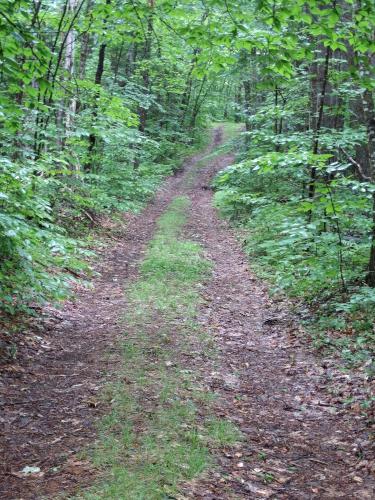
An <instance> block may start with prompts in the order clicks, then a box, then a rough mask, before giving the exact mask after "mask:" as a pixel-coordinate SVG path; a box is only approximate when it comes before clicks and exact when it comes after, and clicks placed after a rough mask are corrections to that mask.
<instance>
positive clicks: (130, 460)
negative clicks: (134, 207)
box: [78, 196, 241, 500]
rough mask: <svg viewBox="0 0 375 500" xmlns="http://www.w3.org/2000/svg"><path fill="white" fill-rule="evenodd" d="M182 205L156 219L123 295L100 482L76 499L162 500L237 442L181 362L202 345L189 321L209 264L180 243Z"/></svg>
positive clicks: (183, 200) (98, 457)
mask: <svg viewBox="0 0 375 500" xmlns="http://www.w3.org/2000/svg"><path fill="white" fill-rule="evenodd" d="M189 204H190V201H189V199H188V198H187V197H183V196H182V197H177V198H175V199H174V200H173V202H172V203H171V205H170V206H169V208H168V210H167V211H166V213H165V214H164V215H162V216H161V217H160V219H159V221H158V230H157V232H156V235H155V237H154V239H153V240H152V241H151V242H150V244H149V247H148V251H147V253H146V256H145V259H144V261H143V263H142V265H141V269H140V278H139V279H138V281H137V282H135V283H134V284H133V285H132V286H131V288H130V289H129V290H128V292H129V293H128V296H129V301H130V303H129V307H128V313H127V315H126V325H127V331H126V332H125V333H124V339H123V342H122V353H123V367H122V371H121V373H120V374H119V377H118V380H117V382H116V383H115V384H112V385H109V386H107V388H106V394H105V397H106V398H107V400H109V401H110V403H111V408H112V411H111V413H110V414H108V415H107V416H106V417H105V418H104V419H103V420H102V422H101V427H100V434H99V439H98V443H97V445H96V448H95V450H94V452H93V455H92V461H93V463H94V465H95V466H97V467H98V468H100V469H102V470H103V476H104V477H105V479H104V480H103V481H102V482H101V483H99V484H96V485H94V486H93V487H92V488H90V489H89V490H87V491H85V492H83V493H82V494H81V495H79V496H78V498H85V499H130V500H136V499H147V500H152V499H165V498H170V497H171V495H174V494H176V493H177V491H178V486H179V484H180V483H181V482H184V481H188V480H190V479H192V478H193V477H195V476H197V475H200V474H201V473H202V472H203V471H204V470H205V469H207V468H208V467H210V466H212V465H213V462H214V460H213V457H212V453H211V451H212V450H213V449H215V448H217V447H220V446H232V445H234V444H235V443H236V442H238V441H239V440H240V439H241V436H240V433H239V431H238V430H237V428H236V427H235V426H234V425H233V424H232V423H231V422H230V421H227V420H224V419H223V420H222V419H217V418H214V417H212V416H209V407H210V405H212V400H213V399H214V395H213V394H212V393H210V392H208V390H207V389H205V388H204V387H203V386H201V384H200V382H199V376H198V374H196V373H195V371H194V370H193V369H190V368H191V367H189V366H186V360H185V361H183V360H184V356H183V354H184V353H186V352H192V350H193V349H194V350H196V351H197V350H198V351H199V350H204V349H207V348H208V344H209V339H208V340H207V335H204V333H202V332H200V330H199V327H197V325H196V321H195V316H196V312H197V306H198V305H199V303H200V294H199V289H200V288H201V286H202V281H203V280H205V279H206V278H207V277H208V276H209V274H210V270H211V263H210V262H209V261H208V260H206V259H205V258H203V256H202V248H201V247H200V245H199V244H197V243H195V242H192V241H187V240H183V239H181V238H180V233H181V229H182V227H183V225H184V224H185V222H186V211H187V208H188V206H189ZM185 359H186V358H185ZM207 410H208V411H207ZM204 415H205V416H204ZM207 415H208V416H207Z"/></svg>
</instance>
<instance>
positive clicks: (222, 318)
mask: <svg viewBox="0 0 375 500" xmlns="http://www.w3.org/2000/svg"><path fill="white" fill-rule="evenodd" d="M221 136H222V131H221V129H217V130H216V131H215V133H214V137H213V141H212V144H211V146H210V147H209V148H208V150H207V151H206V152H205V153H202V154H200V155H196V156H195V157H193V158H192V159H190V160H189V161H187V162H186V164H185V169H184V171H183V172H181V173H179V174H178V175H177V176H175V177H173V178H171V179H169V180H168V181H167V182H166V183H165V184H164V186H163V188H162V189H161V190H160V191H159V192H158V194H157V196H156V198H155V200H154V202H153V203H151V204H150V205H149V206H148V207H147V208H146V210H145V211H143V213H142V214H140V215H138V216H132V217H131V218H129V220H128V223H127V227H126V229H125V230H124V232H123V234H121V235H119V238H118V241H116V242H114V243H113V245H112V247H111V249H108V248H107V249H106V251H105V253H104V252H103V255H102V261H101V264H100V269H99V271H100V273H101V275H100V277H99V278H98V279H97V280H96V282H95V283H94V289H93V290H90V291H87V290H86V291H83V292H81V293H80V294H79V295H78V296H77V298H76V300H75V301H74V302H68V303H66V305H65V307H64V309H63V310H62V311H61V312H59V315H60V318H55V319H51V322H52V324H51V325H50V327H49V328H47V329H46V330H44V331H43V332H42V333H40V338H41V340H40V341H38V342H39V343H37V345H36V346H35V343H34V347H31V344H30V343H29V344H27V345H26V346H25V348H24V349H23V350H21V356H20V361H19V363H20V365H19V366H18V368H17V370H14V369H13V370H8V371H5V372H4V374H3V375H2V377H1V379H0V380H1V381H0V397H1V399H2V401H1V402H0V405H1V415H0V424H1V426H2V433H1V443H0V445H1V446H0V453H1V462H2V470H1V472H2V477H1V478H0V498H4V499H21V498H24V499H37V498H41V497H42V496H47V497H49V498H55V497H56V495H57V493H58V492H61V491H64V492H68V491H72V490H73V489H74V487H75V486H76V485H81V486H82V485H84V484H88V483H89V482H91V481H92V475H91V471H90V469H89V468H88V465H87V463H86V462H85V461H83V460H80V459H79V458H77V452H79V451H80V450H82V448H83V447H84V446H85V445H87V444H88V443H91V442H92V441H93V440H94V439H95V422H96V421H97V419H98V418H99V417H100V416H101V415H102V414H103V413H105V411H106V408H104V407H102V405H101V404H98V403H99V399H98V392H99V391H100V388H101V387H102V386H103V383H104V382H105V381H106V380H108V377H110V376H111V373H112V374H113V373H114V372H115V369H116V363H115V360H116V352H115V351H114V348H113V346H114V345H116V340H117V339H118V337H119V335H120V333H121V331H122V330H123V325H122V324H121V317H122V314H123V310H124V308H125V307H126V297H125V296H124V288H125V287H126V286H127V284H128V283H129V281H131V280H133V279H134V278H135V277H136V275H137V263H138V261H139V260H140V259H141V258H142V256H143V252H144V250H145V246H146V244H147V243H148V241H149V240H150V238H151V237H152V234H153V232H154V228H155V221H156V219H157V218H158V217H159V216H160V215H161V214H162V213H163V211H164V210H165V208H166V207H167V205H168V203H169V202H170V201H171V199H173V198H174V197H175V196H177V195H181V194H187V195H188V196H189V197H190V198H191V200H192V204H191V209H190V212H189V222H188V225H187V227H186V235H187V236H188V237H189V238H190V239H193V240H197V241H199V242H200V243H201V244H202V245H203V247H204V248H205V252H206V253H207V255H208V257H209V258H210V259H211V260H212V261H213V262H214V265H215V268H214V275H213V279H212V280H211V281H210V282H209V283H208V284H207V286H206V289H205V291H204V297H205V306H204V307H202V310H201V315H200V318H199V319H200V322H201V323H202V325H203V326H204V327H205V328H206V329H207V330H208V331H209V332H210V333H211V334H212V335H213V336H214V338H215V343H216V345H217V347H218V357H217V359H214V360H208V359H206V358H205V357H203V356H201V355H200V354H199V353H197V354H196V357H195V358H194V360H193V361H192V359H191V358H190V359H189V363H190V367H191V368H192V369H194V367H195V369H196V370H197V371H199V372H200V373H201V377H202V378H203V380H204V383H205V384H206V385H207V386H208V387H210V388H211V389H212V390H213V391H215V392H216V393H217V394H218V396H219V399H218V402H217V405H216V411H217V413H218V414H219V415H223V416H225V417H226V418H229V419H230V420H232V421H233V422H234V423H235V424H236V425H237V426H238V427H239V428H240V429H241V430H242V432H243V434H244V436H245V439H244V442H243V443H242V444H241V445H239V446H238V448H237V449H235V450H233V449H228V450H223V452H222V453H220V454H219V456H217V461H218V463H219V468H218V470H217V471H216V472H214V474H211V475H210V476H207V477H203V478H202V479H199V480H197V481H196V482H194V483H192V484H188V485H185V487H184V491H183V493H182V497H181V498H196V499H200V498H205V499H234V498H238V499H240V498H277V499H284V498H285V499H294V498H295V499H304V498H306V499H307V498H308V499H310V498H316V499H321V498H347V499H353V498H356V499H357V498H358V499H367V498H373V495H374V490H373V489H372V487H373V483H372V481H371V479H370V476H369V474H368V465H369V464H368V462H366V460H367V458H368V457H367V451H366V450H362V449H361V442H362V441H365V440H366V439H367V428H365V426H364V423H363V421H362V420H361V419H359V418H358V419H357V420H356V419H354V418H353V416H351V415H348V414H347V413H344V412H342V410H341V408H339V407H334V406H332V403H331V399H330V398H329V397H328V392H327V384H328V381H327V378H328V376H329V374H328V373H327V372H326V371H325V369H324V368H322V366H320V365H319V363H317V360H316V358H315V357H314V355H313V354H312V353H311V352H309V350H308V348H307V347H306V346H303V345H301V341H300V340H298V338H297V337H296V336H294V335H293V327H292V326H291V325H290V322H289V321H287V320H286V319H285V318H286V317H287V313H286V311H285V310H283V309H281V310H278V306H277V304H276V305H275V304H273V303H272V302H271V301H270V299H269V298H268V295H267V290H266V288H265V286H264V285H262V283H260V282H259V281H258V280H257V279H256V278H255V277H254V276H253V275H252V274H251V272H250V271H249V270H248V263H247V261H246V257H245V256H244V254H243V252H242V251H241V249H240V246H239V244H238V243H237V241H236V239H235V237H234V236H233V234H232V232H231V230H230V229H229V228H228V227H227V225H226V224H225V222H223V221H221V220H220V219H219V218H218V216H217V214H216V211H215V210H214V209H213V207H212V193H211V192H210V190H208V189H207V186H208V184H209V182H210V179H211V178H212V176H213V175H214V173H215V172H216V171H218V170H220V169H221V168H223V167H225V166H226V165H228V164H230V163H231V162H232V161H233V157H232V156H231V155H230V154H223V155H221V156H219V157H217V158H216V159H214V160H210V161H209V162H208V165H207V166H206V167H204V168H202V169H201V168H199V163H198V162H199V161H200V160H201V159H202V158H204V156H205V154H207V153H208V152H209V151H211V150H212V148H213V147H214V146H215V145H217V144H219V143H220V141H221ZM109 351H112V354H111V356H109V355H108V352H109ZM191 365H193V366H191ZM358 450H359V451H358ZM25 466H37V467H40V469H41V475H40V476H39V477H38V476H37V475H36V476H33V478H24V477H20V475H19V471H20V470H21V469H22V468H23V467H25ZM119 500H122V499H119ZM123 500H132V499H127V497H126V496H124V498H123Z"/></svg>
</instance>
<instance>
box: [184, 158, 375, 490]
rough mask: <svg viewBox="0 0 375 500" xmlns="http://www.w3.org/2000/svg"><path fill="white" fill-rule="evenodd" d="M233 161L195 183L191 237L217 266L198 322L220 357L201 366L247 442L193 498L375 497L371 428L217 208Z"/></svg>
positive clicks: (214, 166) (228, 454) (221, 409)
mask: <svg viewBox="0 0 375 500" xmlns="http://www.w3.org/2000/svg"><path fill="white" fill-rule="evenodd" d="M231 161H232V158H231V157H230V156H222V157H219V158H218V159H217V160H215V161H213V162H211V164H210V165H208V166H207V167H206V168H205V169H204V170H203V171H201V172H200V174H199V176H198V177H197V179H196V181H195V183H194V184H193V185H192V186H191V190H190V193H189V194H190V197H191V199H192V209H191V213H190V222H189V225H188V228H187V230H186V235H187V237H190V238H193V239H195V240H197V241H199V242H200V243H201V244H202V245H203V246H204V247H205V249H206V252H207V255H208V258H209V259H211V260H212V261H213V262H214V263H215V268H214V276H213V279H212V281H211V282H210V283H209V284H208V286H207V287H206V289H205V291H204V297H205V302H206V304H205V307H204V308H202V310H201V317H200V322H201V324H202V326H203V327H204V328H205V329H207V330H208V331H209V332H210V333H211V335H212V336H213V337H214V339H215V344H216V346H217V348H218V351H219V353H218V359H217V360H214V361H213V362H210V361H209V360H207V359H203V360H202V359H199V357H197V359H196V365H197V367H198V366H200V367H201V370H202V372H203V373H204V380H205V383H206V385H207V386H208V387H209V388H211V390H212V391H214V392H216V393H217V395H218V397H219V401H218V404H217V408H216V411H217V413H218V415H219V416H223V417H226V418H228V419H230V420H232V422H234V423H235V424H236V425H237V426H238V427H239V428H240V429H241V430H242V432H243V434H244V440H245V441H244V443H243V444H242V445H241V446H239V447H238V448H237V449H234V450H233V449H230V450H226V451H224V452H223V453H222V454H221V456H219V457H218V461H219V464H220V470H219V472H218V473H216V474H214V478H213V479H212V477H211V478H210V479H203V480H198V481H197V482H196V483H194V484H193V485H189V487H187V488H186V494H187V496H188V497H189V498H195V499H201V498H204V499H232V498H233V499H234V498H275V499H276V498H277V499H296V500H297V499H305V498H306V499H310V498H315V499H323V498H345V499H354V498H355V499H371V498H374V495H375V490H374V482H373V480H372V478H371V469H372V472H374V461H373V458H374V455H373V454H371V450H369V449H368V445H369V434H370V432H371V429H369V428H368V427H367V426H366V421H365V420H364V419H361V418H360V417H359V416H357V417H355V416H354V415H353V414H350V413H348V412H347V410H346V409H345V408H343V405H340V404H336V405H335V404H334V403H333V402H332V399H333V398H332V396H330V395H329V390H330V381H329V380H330V377H331V376H332V373H331V371H330V369H329V368H328V367H327V366H325V364H324V362H323V361H322V360H320V361H319V360H318V359H317V358H316V356H314V353H313V352H311V351H310V350H309V346H308V344H307V342H306V343H305V344H302V342H303V340H302V339H301V338H300V337H299V336H298V335H296V325H294V324H293V319H292V318H290V317H289V315H288V311H287V310H286V309H285V307H284V306H283V305H280V304H279V305H278V304H277V303H272V301H271V300H270V298H269V296H268V294H267V289H266V287H265V285H264V284H262V282H260V281H259V280H258V279H256V277H255V276H254V275H253V274H252V273H251V271H249V269H248V267H249V263H248V261H247V258H246V256H245V255H244V253H243V252H242V250H241V248H240V246H239V244H238V242H237V240H236V238H235V237H234V235H233V234H232V232H231V230H230V228H228V226H227V224H226V223H225V222H224V221H222V220H220V219H218V216H217V213H216V210H215V209H214V208H213V207H212V196H211V193H210V192H208V191H207V190H206V189H205V186H206V185H207V183H208V182H209V178H210V177H212V176H213V175H214V173H215V172H217V171H218V170H220V169H222V168H223V167H225V166H226V165H228V164H230V163H231ZM366 445H367V448H366Z"/></svg>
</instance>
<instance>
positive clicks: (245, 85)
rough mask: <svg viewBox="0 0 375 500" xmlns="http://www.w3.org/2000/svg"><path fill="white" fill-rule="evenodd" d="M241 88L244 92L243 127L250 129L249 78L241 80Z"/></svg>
mask: <svg viewBox="0 0 375 500" xmlns="http://www.w3.org/2000/svg"><path fill="white" fill-rule="evenodd" d="M243 90H244V94H245V127H246V131H247V132H249V131H250V120H249V117H250V106H251V82H250V80H245V81H244V82H243Z"/></svg>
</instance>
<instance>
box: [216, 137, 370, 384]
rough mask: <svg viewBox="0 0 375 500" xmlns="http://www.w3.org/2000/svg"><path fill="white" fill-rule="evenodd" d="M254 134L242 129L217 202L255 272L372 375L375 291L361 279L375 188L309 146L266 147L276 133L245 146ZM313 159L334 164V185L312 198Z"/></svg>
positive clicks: (316, 333) (316, 336)
mask: <svg viewBox="0 0 375 500" xmlns="http://www.w3.org/2000/svg"><path fill="white" fill-rule="evenodd" d="M257 132H258V131H257V130H255V131H254V132H251V133H246V134H244V142H243V143H242V145H238V147H237V149H238V150H239V151H240V157H239V160H240V161H239V162H238V163H236V164H234V165H232V166H230V167H228V168H226V169H224V170H223V171H222V172H220V173H219V175H218V176H217V177H216V179H215V180H214V187H215V190H216V194H215V203H216V205H217V207H218V208H219V209H220V211H221V213H222V215H223V216H225V217H227V218H229V219H230V220H231V221H232V222H233V223H234V224H236V225H237V226H239V227H240V228H241V235H242V238H243V244H244V248H245V251H246V252H247V253H248V255H249V257H250V259H251V264H252V267H253V269H254V270H255V271H256V272H257V274H258V275H259V276H261V277H262V278H265V279H266V280H267V281H268V282H269V283H270V284H271V286H272V292H273V293H281V294H286V295H287V296H288V297H291V298H293V300H294V301H295V303H296V304H298V307H297V312H298V313H299V314H300V316H301V319H302V320H303V323H304V325H305V327H306V330H307V331H308V332H309V333H310V334H311V336H312V339H313V342H314V345H315V346H316V347H317V348H319V349H322V348H323V349H328V350H333V351H335V352H339V353H340V354H341V356H342V359H343V360H344V361H345V364H346V366H347V367H352V366H361V367H362V368H363V369H364V371H365V372H366V374H367V375H373V373H374V366H373V362H372V359H373V354H374V352H373V350H374V345H375V342H374V341H375V336H374V325H373V318H374V314H375V292H374V289H372V288H370V287H368V286H366V284H365V282H364V276H365V271H366V266H367V261H368V252H369V233H370V228H371V218H370V217H368V214H370V213H371V203H372V202H371V198H372V186H369V185H366V184H365V183H360V182H358V181H356V180H354V179H348V178H347V177H343V176H341V174H340V172H341V170H340V169H344V170H345V167H346V166H345V165H342V164H339V163H337V162H336V164H332V163H330V162H329V160H330V158H331V155H329V154H320V155H312V154H311V153H308V152H305V151H304V149H303V148H304V144H300V146H299V148H300V149H299V148H298V146H297V144H296V145H295V146H294V148H291V149H290V150H288V151H283V152H277V151H273V152H267V151H268V150H269V149H270V143H269V141H271V140H272V135H271V133H270V134H269V135H267V136H266V138H265V139H264V140H259V141H258V142H254V146H253V148H250V149H248V148H249V145H248V140H249V137H250V138H252V137H253V136H254V137H256V134H257ZM266 139H267V141H268V142H267V141H266ZM271 146H272V144H271ZM312 156H313V157H312ZM309 162H310V163H311V162H314V164H315V165H317V167H316V168H318V169H320V170H319V171H322V172H323V173H324V172H326V171H328V172H333V170H334V175H333V174H332V176H331V179H330V181H329V183H327V182H324V181H321V182H317V183H316V197H315V198H314V200H309V199H308V198H307V197H306V191H304V190H305V189H306V185H307V182H308V177H307V174H308V172H307V170H306V164H308V163H309ZM322 175H323V174H322ZM364 215H365V216H364Z"/></svg>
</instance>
